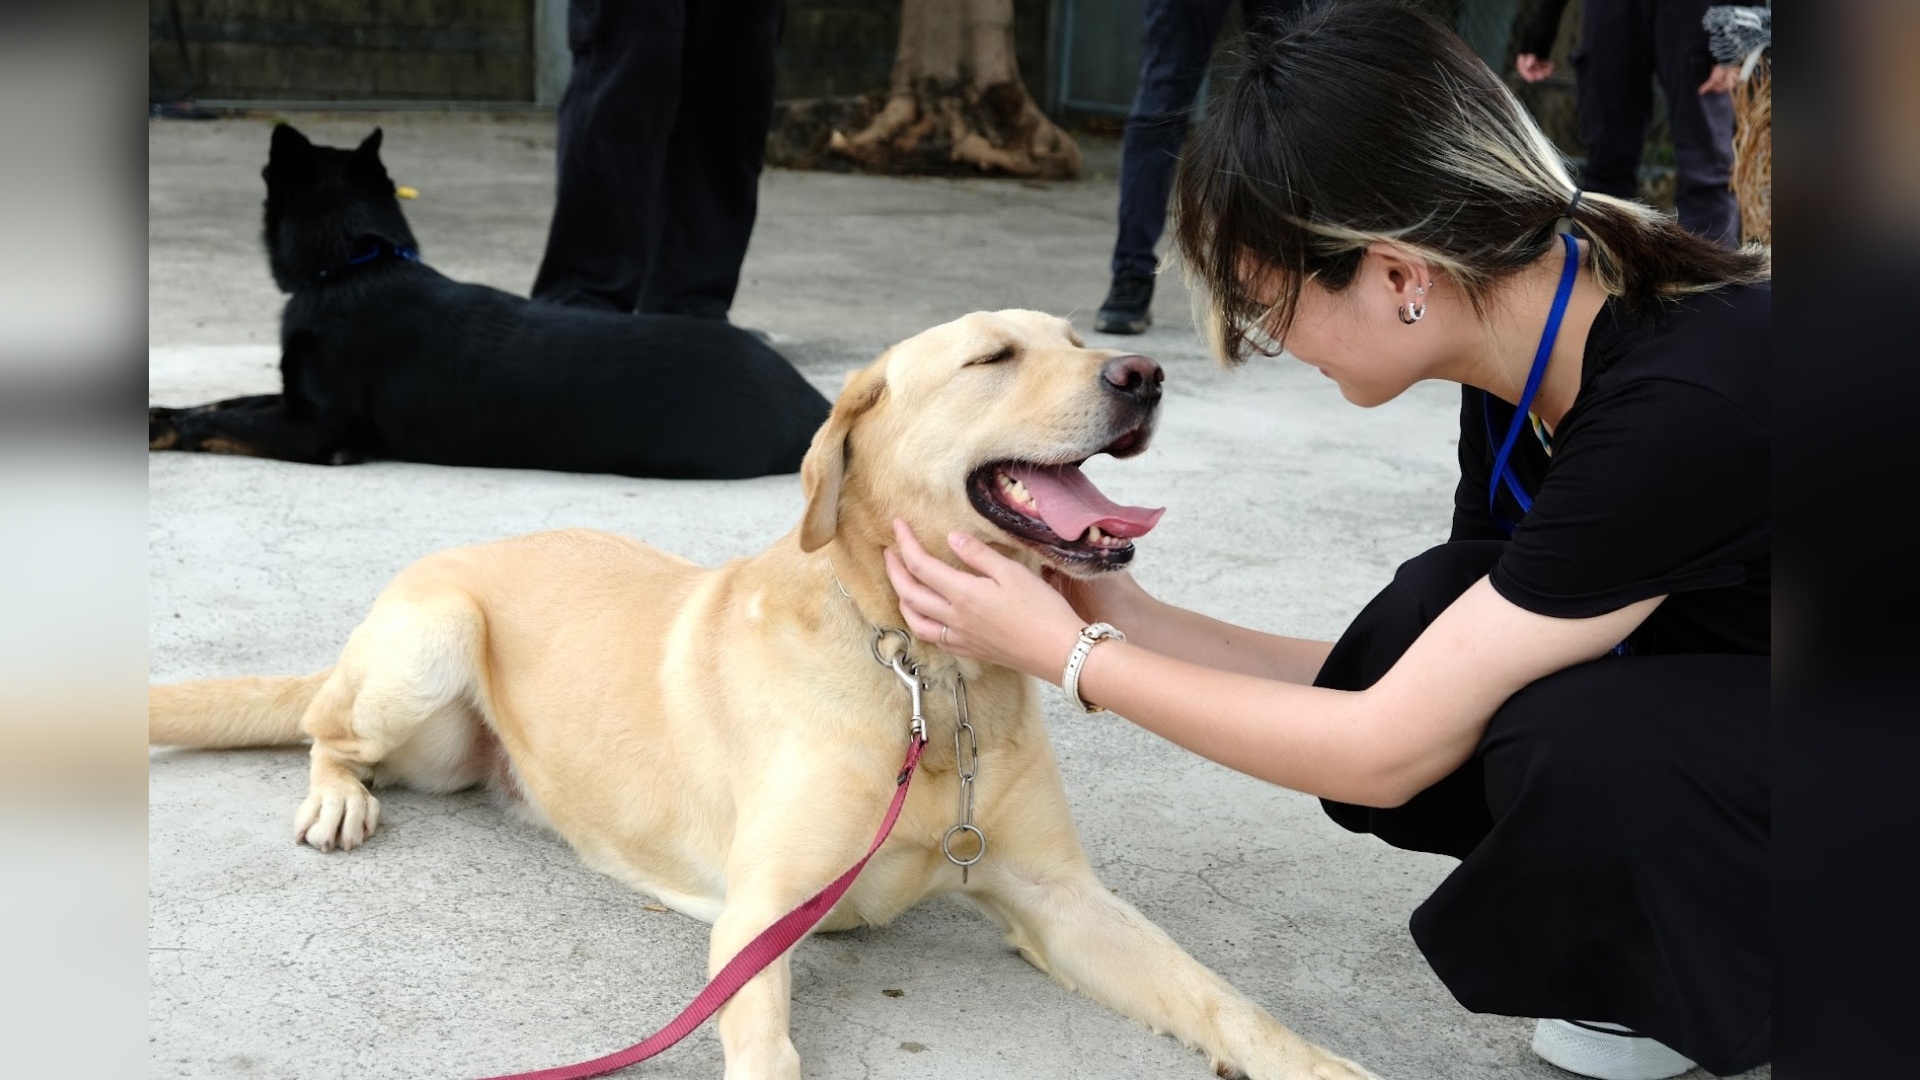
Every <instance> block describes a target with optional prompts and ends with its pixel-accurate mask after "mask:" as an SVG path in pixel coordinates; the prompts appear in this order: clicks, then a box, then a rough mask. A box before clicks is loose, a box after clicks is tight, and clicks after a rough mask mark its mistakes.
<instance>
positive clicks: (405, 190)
mask: <svg viewBox="0 0 1920 1080" xmlns="http://www.w3.org/2000/svg"><path fill="white" fill-rule="evenodd" d="M393 193H394V194H395V195H398V196H400V197H401V198H403V199H417V198H419V197H420V190H419V189H418V188H410V187H408V186H407V185H405V184H401V185H400V186H399V187H396V188H394V189H393Z"/></svg>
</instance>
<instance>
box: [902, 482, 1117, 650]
mask: <svg viewBox="0 0 1920 1080" xmlns="http://www.w3.org/2000/svg"><path fill="white" fill-rule="evenodd" d="M893 535H894V539H895V543H896V546H894V547H890V548H888V549H887V551H886V559H887V577H888V579H889V580H891V581H892V582H893V591H894V592H896V593H898V594H899V595H900V615H901V617H902V618H904V619H906V621H907V629H909V630H911V631H913V633H914V635H915V636H916V637H918V638H919V639H920V640H922V641H926V642H931V643H932V644H935V645H938V646H940V647H941V648H943V649H945V650H946V651H948V652H950V653H952V654H954V655H955V656H965V657H971V658H973V659H976V660H984V661H986V662H987V663H989V664H999V665H1001V666H1002V667H1010V668H1013V669H1014V670H1016V671H1023V672H1026V673H1027V674H1028V675H1032V676H1035V677H1036V678H1041V679H1045V680H1047V681H1048V682H1052V683H1055V684H1058V683H1059V681H1060V676H1061V669H1062V668H1064V667H1065V666H1066V662H1067V654H1069V653H1071V652H1072V651H1073V643H1074V641H1075V640H1076V639H1078V638H1079V636H1080V627H1081V626H1082V625H1083V624H1082V622H1081V620H1080V616H1079V615H1078V614H1077V613H1075V611H1074V609H1073V606H1072V605H1071V604H1069V603H1067V601H1066V598H1065V597H1063V596H1061V595H1060V593H1059V592H1058V591H1056V590H1055V589H1054V587H1053V586H1052V585H1049V584H1048V583H1047V582H1045V581H1043V580H1041V578H1040V576H1039V575H1038V574H1035V573H1034V572H1033V571H1031V570H1029V569H1027V568H1026V567H1025V566H1022V565H1021V564H1019V563H1017V562H1015V561H1013V560H1012V559H1009V558H1007V557H1006V556H1005V555H1002V554H1000V553H999V552H997V551H995V550H993V548H992V547H991V546H990V545H988V544H986V543H983V542H982V541H981V540H980V539H979V538H978V537H975V536H970V535H968V534H967V533H964V532H953V533H950V534H948V536H947V546H948V547H950V548H952V549H953V553H954V554H955V555H957V556H959V558H960V561H961V562H963V563H965V564H967V566H969V567H971V568H972V569H973V570H975V571H977V573H973V574H969V573H967V572H966V571H965V570H959V569H955V568H954V567H951V566H948V565H947V564H946V563H943V562H941V561H940V560H939V559H936V558H934V557H933V556H932V555H929V554H928V553H927V550H926V549H925V548H923V547H921V546H920V541H918V540H917V539H915V538H914V535H913V530H912V529H910V528H908V527H907V524H906V523H905V522H903V521H900V520H898V519H896V520H895V521H894V523H893Z"/></svg>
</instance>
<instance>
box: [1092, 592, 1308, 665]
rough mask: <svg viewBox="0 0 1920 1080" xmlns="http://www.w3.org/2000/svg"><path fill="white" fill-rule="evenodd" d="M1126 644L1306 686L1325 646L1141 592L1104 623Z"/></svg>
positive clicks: (1176, 657) (1178, 657)
mask: <svg viewBox="0 0 1920 1080" xmlns="http://www.w3.org/2000/svg"><path fill="white" fill-rule="evenodd" d="M1109 621H1111V622H1113V623H1114V625H1116V626H1118V627H1119V628H1120V629H1121V630H1122V631H1123V632H1125V634H1126V635H1127V640H1128V641H1131V642H1133V643H1134V644H1136V645H1139V646H1140V647H1142V648H1145V649H1151V650H1153V651H1154V652H1157V653H1160V654H1161V655H1163V656H1169V657H1172V658H1174V659H1176V660H1184V661H1187V662H1188V663H1192V664H1198V665H1201V666H1203V667H1210V668H1217V669H1219V670H1222V671H1233V672H1238V673H1240V674H1242V675H1252V676H1254V677H1256V678H1260V679H1272V680H1275V681H1278V682H1289V683H1300V684H1302V685H1309V684H1311V683H1312V682H1313V679H1314V676H1316V675H1318V674H1319V673H1320V666H1321V665H1322V664H1323V663H1325V662H1326V659H1327V653H1329V652H1331V651H1332V650H1333V643H1332V642H1330V641H1312V640H1309V639H1306V638H1291V637H1282V636H1280V635H1278V634H1263V633H1261V632H1260V631H1258V630H1249V629H1247V628H1246V627H1244V626H1235V625H1234V624H1232V623H1228V622H1222V621H1220V620H1219V619H1213V618H1209V617H1207V616H1205V615H1202V614H1200V613H1199V612H1197V611H1188V610H1186V609H1185V608H1179V607H1175V606H1173V605H1172V604H1168V603H1164V602H1162V601H1160V600H1157V599H1155V598H1153V597H1152V596H1150V595H1148V594H1146V593H1144V592H1142V593H1139V594H1138V595H1137V596H1136V597H1134V598H1132V601H1131V603H1129V604H1128V606H1127V607H1126V608H1125V609H1124V610H1123V611H1122V612H1117V613H1116V614H1115V617H1114V618H1113V619H1111V620H1109Z"/></svg>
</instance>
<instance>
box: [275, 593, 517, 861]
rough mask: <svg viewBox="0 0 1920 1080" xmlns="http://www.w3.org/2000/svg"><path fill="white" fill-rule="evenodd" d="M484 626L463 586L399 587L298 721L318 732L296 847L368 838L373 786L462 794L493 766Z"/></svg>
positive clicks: (346, 846)
mask: <svg viewBox="0 0 1920 1080" xmlns="http://www.w3.org/2000/svg"><path fill="white" fill-rule="evenodd" d="M485 632H486V631H485V621H484V617H483V616H482V615H481V613H480V611H479V609H478V608H477V607H476V606H475V605H474V603H473V601H472V600H471V599H470V598H469V597H467V596H466V595H465V594H464V593H462V592H460V591H458V590H457V589H454V588H451V587H448V586H445V585H436V586H429V587H427V588H424V589H423V588H408V587H407V583H406V581H405V579H404V578H403V579H402V580H401V581H399V582H396V583H395V585H394V586H392V587H390V588H389V589H388V591H387V593H386V594H384V595H382V596H381V598H380V600H379V602H377V603H376V604H375V605H374V610H373V613H372V614H371V615H369V616H368V617H367V620H366V621H365V622H364V623H362V624H360V626H359V628H358V629H356V630H355V631H354V632H353V636H352V637H351V638H350V639H349V640H348V642H347V647H346V650H345V651H344V652H343V653H342V654H341V657H340V663H339V664H338V665H337V666H336V667H335V668H334V670H333V673H332V674H331V675H329V676H328V678H327V681H326V683H325V684H324V685H322V686H321V688H320V692H319V693H318V694H316V695H315V696H314V699H313V703H312V704H311V705H309V706H308V707H307V712H306V715H305V716H304V717H303V718H302V720H301V724H302V726H303V727H304V728H305V730H306V732H307V734H309V735H311V736H312V737H313V752H312V773H311V781H310V786H309V790H308V794H307V798H306V801H305V802H303V803H301V804H300V810H299V812H298V814H297V815H296V816H295V821H294V829H295V836H294V838H295V840H296V841H304V842H305V843H307V844H310V845H312V846H313V847H316V848H318V849H320V850H321V851H331V850H333V849H334V848H335V847H338V848H340V849H342V850H350V849H352V848H354V847H357V846H358V845H360V844H362V843H365V842H366V840H367V838H368V837H370V836H372V835H373V830H374V828H375V826H377V825H378V824H379V821H380V801H379V800H378V799H376V798H375V797H374V796H373V794H372V793H371V792H370V791H368V790H367V783H368V781H370V780H377V781H379V782H381V783H400V784H405V785H407V786H408V787H413V788H419V789H421V790H425V791H458V790H460V789H461V788H465V787H470V786H472V785H473V784H475V783H478V782H479V781H481V780H482V779H485V778H486V776H487V775H488V773H489V771H490V769H491V768H492V767H493V765H494V762H495V751H494V748H493V746H492V740H493V738H494V737H493V734H492V732H491V731H490V730H488V729H487V727H486V724H485V721H484V720H483V719H482V713H481V710H482V708H483V704H482V703H483V701H484V696H485V688H484V678H485V676H484V672H483V667H482V665H483V663H484V652H485Z"/></svg>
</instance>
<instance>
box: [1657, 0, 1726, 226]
mask: <svg viewBox="0 0 1920 1080" xmlns="http://www.w3.org/2000/svg"><path fill="white" fill-rule="evenodd" d="M1707 4H1708V0H1659V2H1657V3H1656V4H1655V7H1654V13H1653V18H1654V24H1653V51H1654V70H1655V71H1656V72H1657V73H1658V75H1659V79H1660V90H1661V93H1663V94H1664V95H1666V99H1667V128H1668V130H1669V132H1670V133H1671V135H1672V138H1673V166H1674V170H1673V181H1674V191H1673V202H1674V209H1675V210H1676V211H1678V213H1679V217H1680V225H1681V227H1683V228H1685V229H1686V230H1687V231H1688V232H1691V233H1696V234H1698V235H1700V236H1704V237H1706V238H1707V239H1709V240H1717V241H1719V242H1720V243H1722V244H1725V245H1726V246H1728V247H1734V246H1737V245H1738V244H1739V242H1740V203H1739V200H1738V199H1737V198H1736V197H1735V196H1734V194H1733V189H1732V187H1731V186H1730V185H1731V184H1732V181H1733V95H1732V94H1729V93H1726V92H1724V91H1722V92H1720V93H1715V94H1704V95H1703V94H1701V93H1700V84H1701V83H1703V82H1706V81H1707V76H1708V75H1709V74H1710V73H1711V72H1712V71H1713V54H1712V53H1711V52H1709V51H1708V49H1707V32H1706V29H1705V27H1704V26H1703V24H1702V20H1703V19H1704V18H1705V17H1706V12H1707Z"/></svg>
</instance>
